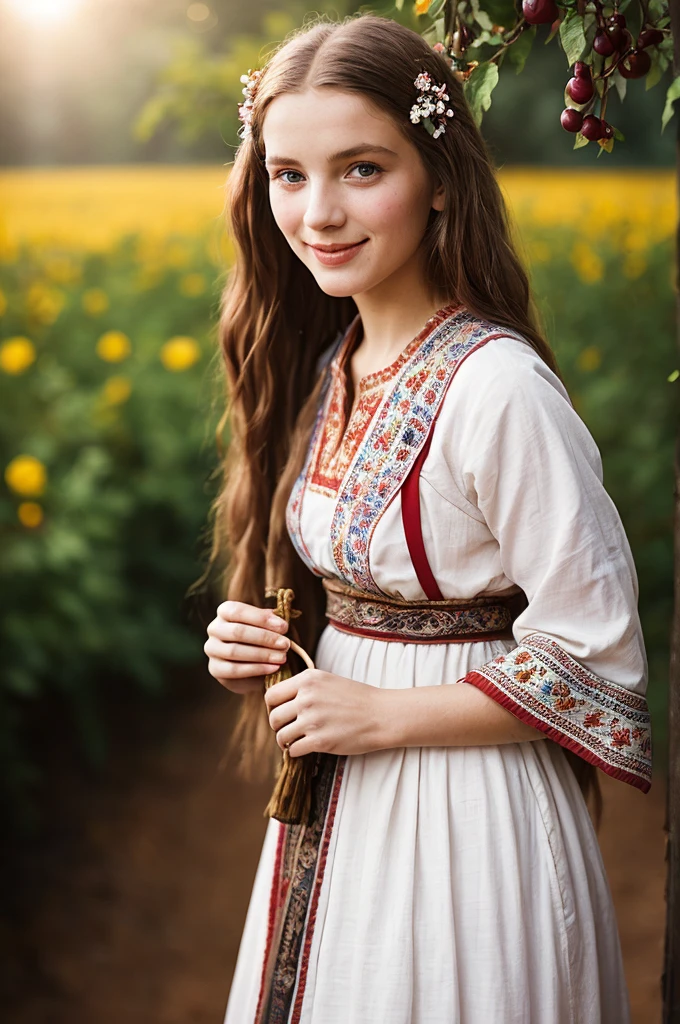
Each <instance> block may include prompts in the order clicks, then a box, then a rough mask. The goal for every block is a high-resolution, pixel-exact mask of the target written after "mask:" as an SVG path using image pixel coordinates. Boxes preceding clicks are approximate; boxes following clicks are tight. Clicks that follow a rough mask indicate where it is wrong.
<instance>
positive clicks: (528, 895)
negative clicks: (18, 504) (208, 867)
mask: <svg viewBox="0 0 680 1024" xmlns="http://www.w3.org/2000/svg"><path fill="white" fill-rule="evenodd" d="M348 354H349V353H348V350H347V349H346V348H344V347H342V346H341V348H340V351H339V352H338V353H337V354H336V356H335V357H334V360H333V362H334V363H335V364H336V367H339V368H341V369H342V368H343V367H344V365H345V363H346V360H347V356H348ZM375 376H376V375H371V377H375ZM389 380H390V378H389V373H388V374H387V375H386V376H384V379H383V378H381V379H380V383H379V387H381V388H385V387H387V386H388V384H389ZM367 383H371V382H370V381H368V382H367ZM356 408H358V407H356ZM351 423H352V419H351V418H350V425H351ZM342 429H344V424H343V425H342ZM364 429H366V428H365V427H362V430H364ZM359 447H360V446H359ZM353 457H355V456H353ZM331 492H332V488H331V489H329V488H328V486H325V487H319V488H316V487H315V486H314V485H313V483H310V485H308V486H307V488H306V490H305V492H304V498H303V502H302V507H301V513H300V530H301V535H302V538H303V540H304V544H305V546H306V548H307V551H308V552H309V556H310V557H311V560H312V562H313V564H314V567H315V570H316V571H317V572H318V573H320V574H322V575H325V576H334V577H337V574H338V569H337V565H336V562H335V561H334V558H333V551H332V548H331V543H330V523H331V518H332V516H333V513H334V506H335V496H334V494H333V493H331ZM420 502H421V513H422V530H423V539H424V544H425V549H426V552H427V557H428V560H429V562H430V565H431V567H432V571H433V573H434V576H435V578H436V580H437V583H438V585H439V587H440V589H441V592H442V594H443V596H444V597H445V598H469V597H473V596H477V595H481V594H487V595H488V594H493V593H497V592H501V591H505V590H507V589H508V588H509V587H511V586H512V585H513V583H515V584H519V585H520V586H521V587H522V589H523V590H524V591H525V593H526V594H527V597H528V601H529V603H528V607H527V608H526V609H525V610H524V611H523V612H522V613H521V614H520V615H519V616H518V618H517V619H516V620H515V623H514V626H513V635H514V642H513V641H509V640H492V641H476V642H470V643H442V644H419V643H401V642H398V641H394V640H380V639H375V638H370V637H365V636H358V635H352V634H349V633H345V632H342V631H340V630H338V629H336V628H335V627H333V626H332V625H330V624H329V625H327V626H326V628H325V630H324V632H323V633H322V636H321V639H320V641H319V644H318V647H317V650H316V651H315V652H314V656H315V663H316V665H317V667H318V668H321V669H325V670H327V671H329V672H333V673H336V674H338V675H340V676H345V677H349V678H352V679H355V680H359V681H361V682H364V683H367V684H368V685H370V686H378V687H390V688H408V687H417V686H454V685H458V684H460V683H461V682H462V681H464V679H465V676H466V674H468V673H472V672H476V671H478V670H480V669H483V668H484V667H485V666H488V665H489V664H490V663H492V662H493V661H494V659H497V658H498V657H499V656H502V655H505V654H508V653H509V652H510V651H512V650H513V649H514V648H516V647H517V645H521V644H522V642H523V640H524V639H525V638H528V637H530V636H531V634H534V633H537V632H538V633H540V634H541V635H542V636H543V637H547V638H550V639H553V640H555V641H556V642H557V643H558V644H559V645H560V648H561V649H562V650H563V651H565V652H566V653H567V654H568V655H569V656H570V657H571V658H573V659H576V660H577V661H578V663H579V664H580V665H581V666H583V668H584V669H585V670H586V671H587V672H590V673H593V674H594V675H595V676H597V677H598V679H600V680H606V681H607V682H608V683H611V684H613V685H614V686H615V687H619V688H621V689H623V690H627V691H630V692H632V693H636V694H639V695H640V696H644V694H645V690H646V685H647V661H646V656H645V649H644V642H643V638H642V632H641V628H640V621H639V617H638V611H637V595H638V590H637V578H636V572H635V566H634V563H633V559H632V555H631V552H630V547H629V545H628V541H627V538H626V535H625V532H624V528H623V526H622V523H621V520H620V518H619V515H618V513H617V511H616V508H615V506H614V504H613V502H612V500H611V498H610V497H609V495H608V494H607V492H606V491H605V489H604V487H603V484H602V467H601V461H600V456H599V452H598V449H597V446H596V444H595V442H594V440H593V438H592V437H591V435H590V433H589V431H588V429H587V427H586V426H585V424H584V423H583V421H582V420H581V419H580V418H579V416H578V415H577V413H576V412H575V410H574V409H573V406H572V404H571V402H570V400H569V398H568V395H567V392H566V391H565V389H564V387H563V385H562V384H561V382H560V381H559V379H558V378H557V377H556V375H555V374H554V373H553V372H552V371H551V370H550V369H549V368H548V367H547V366H546V364H545V363H544V362H543V361H542V360H541V359H540V357H539V356H538V355H537V354H536V353H535V351H534V350H533V348H532V347H531V346H530V345H529V344H528V343H527V342H525V341H523V340H521V339H519V338H517V337H494V338H493V340H491V341H489V342H488V343H487V344H484V345H482V346H481V347H479V348H477V349H475V350H474V351H473V352H472V353H471V354H470V356H469V358H467V359H465V360H464V362H463V363H462V365H461V366H460V367H459V369H458V371H457V373H456V375H455V377H454V378H453V380H452V381H451V384H450V387H449V388H448V390H447V392H446V394H445V397H444V399H443V405H442V408H441V411H440V414H439V416H438V418H437V420H436V422H435V425H434V428H433V436H432V444H431V447H430V450H429V452H428V454H427V457H426V459H425V461H424V463H423V465H422V472H421V477H420ZM369 559H370V567H371V573H372V575H373V578H374V580H375V582H376V583H377V585H378V586H379V587H380V588H381V590H383V591H384V592H385V593H387V594H390V595H393V596H394V597H397V598H401V599H405V600H417V599H423V598H424V597H425V594H424V593H423V590H422V588H421V586H420V584H419V582H418V579H417V577H416V574H415V571H414V568H413V564H412V563H411V559H410V557H409V553H408V548H407V544H406V540H405V536H404V531H403V525H402V519H401V507H400V493H399V492H397V494H396V495H395V496H394V499H393V500H392V501H391V502H390V504H389V506H388V507H387V508H386V509H385V511H384V512H383V514H382V515H381V517H380V519H379V521H378V523H377V525H376V527H375V530H374V533H373V535H372V537H371V540H370V549H369ZM284 827H285V826H283V825H281V824H280V823H279V822H278V821H276V820H274V819H272V820H270V822H269V824H268V826H267V831H266V835H265V839H264V844H263V847H262V851H261V856H260V861H259V865H258V869H257V875H256V878H255V884H254V887H253V891H252V896H251V901H250V906H249V910H248V915H247V919H246V923H245V928H244V931H243V937H242V941H241V947H240V950H239V956H238V962H237V965H236V971H235V974H234V979H233V983H232V987H231V991H230V996H229V1001H228V1006H227V1010H226V1016H225V1024H251V1022H253V1021H255V1019H256V1008H257V1002H258V991H259V985H260V978H261V973H262V962H263V956H264V951H265V944H266V939H267V922H268V913H269V896H270V889H271V880H272V875H273V872H274V859H275V851H276V844H277V837H278V834H279V830H280V829H282V828H284ZM298 970H299V967H298ZM299 984H300V978H299V976H298V979H297V981H296V985H298V986H299ZM300 992H301V998H298V1000H297V1003H298V1006H297V1010H296V1011H295V1012H293V1011H291V1015H290V1016H289V1017H288V1018H287V1020H288V1021H290V1024H298V1022H299V1024H492V1022H493V1024H627V1022H629V1020H630V1009H629V1000H628V993H627V988H626V982H625V978H624V972H623V964H622V957H621V949H620V943H619V936H618V930H617V924H616V918H615V913H614V908H613V904H612V899H611V893H610V890H609V885H608V881H607V878H606V874H605V870H604V866H603V862H602V857H601V854H600V849H599V845H598V841H597V837H596V834H595V831H594V828H593V825H592V823H591V819H590V816H589V813H588V810H587V807H586V804H585V802H584V799H583V796H582V794H581V791H580V789H579V787H578V784H577V782H576V779H575V777H574V774H573V772H572V770H571V767H570V765H569V763H568V761H567V758H566V755H565V752H564V749H563V747H562V746H561V745H560V744H559V743H558V742H554V739H553V738H549V736H547V735H546V737H545V738H544V739H540V740H537V741H530V742H523V743H507V744H501V745H493V746H467V747H465V746H461V747H423V748H419V747H412V748H398V749H391V750H383V751H375V752H371V753H367V754H364V755H358V756H349V757H347V758H346V759H345V766H344V774H343V777H342V783H341V786H340V790H339V798H338V802H337V807H336V811H335V820H334V824H333V829H332V835H331V839H330V846H329V848H328V853H327V859H326V863H325V869H324V872H323V880H322V882H321V885H320V890H319V900H318V906H317V908H316V918H315V922H314V926H313V934H312V937H311V945H310V947H309V955H308V958H307V959H306V962H305V978H304V987H303V989H301V990H300ZM278 1019H279V1018H277V1020H278Z"/></svg>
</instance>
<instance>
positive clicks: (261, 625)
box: [211, 601, 288, 644]
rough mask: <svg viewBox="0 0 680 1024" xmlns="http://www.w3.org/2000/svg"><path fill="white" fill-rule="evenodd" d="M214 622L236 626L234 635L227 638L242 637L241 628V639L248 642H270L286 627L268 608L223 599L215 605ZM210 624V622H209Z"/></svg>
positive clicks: (286, 624)
mask: <svg viewBox="0 0 680 1024" xmlns="http://www.w3.org/2000/svg"><path fill="white" fill-rule="evenodd" d="M215 622H224V623H227V624H228V625H229V626H230V627H232V628H233V627H238V629H237V630H236V632H237V634H238V635H236V636H230V637H229V639H233V640H240V639H242V637H241V635H240V633H239V630H243V631H244V633H245V635H244V637H243V639H245V640H249V641H250V643H258V644H259V643H265V644H266V643H271V642H272V641H273V640H274V639H276V635H278V636H281V634H282V633H285V632H286V631H287V629H288V623H287V622H286V620H285V619H282V618H281V616H280V615H277V614H276V613H275V612H273V611H272V610H271V609H270V608H256V607H255V605H252V604H245V603H244V602H243V601H223V602H222V604H220V605H218V607H217V617H216V620H215ZM211 625H212V623H211Z"/></svg>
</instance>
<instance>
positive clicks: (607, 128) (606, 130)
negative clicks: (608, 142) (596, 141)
mask: <svg viewBox="0 0 680 1024" xmlns="http://www.w3.org/2000/svg"><path fill="white" fill-rule="evenodd" d="M601 124H602V138H603V139H613V138H614V129H613V128H612V126H611V125H610V124H609V123H608V122H607V121H602V122H601Z"/></svg>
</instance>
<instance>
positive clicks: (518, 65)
mask: <svg viewBox="0 0 680 1024" xmlns="http://www.w3.org/2000/svg"><path fill="white" fill-rule="evenodd" d="M536 28H537V26H536V25H532V26H531V28H530V29H528V30H526V31H524V32H522V34H521V36H520V37H519V39H517V40H515V42H514V43H513V44H512V46H511V47H510V49H509V50H508V60H509V61H510V63H511V64H514V66H515V74H517V75H518V74H519V73H520V71H523V70H524V65H525V64H526V62H527V57H528V56H529V54H530V53H531V47H532V45H533V42H534V39H535V38H536Z"/></svg>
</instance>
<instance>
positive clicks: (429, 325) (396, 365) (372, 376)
mask: <svg viewBox="0 0 680 1024" xmlns="http://www.w3.org/2000/svg"><path fill="white" fill-rule="evenodd" d="M462 308H463V307H462V303H449V304H448V305H446V306H442V307H441V309H438V310H437V312H436V313H433V314H432V316H431V317H430V318H429V320H427V321H426V322H425V324H424V325H423V326H422V328H421V329H420V330H419V331H418V333H417V334H416V336H415V337H414V338H412V339H411V341H409V342H407V344H406V345H405V346H404V348H403V349H402V350H401V352H400V353H399V355H398V356H397V357H396V359H394V360H393V361H392V362H391V363H389V364H388V365H387V366H383V367H382V369H380V370H374V371H373V373H367V374H364V376H363V377H360V378H359V380H358V381H357V386H356V393H357V394H360V393H363V392H364V391H368V390H370V389H371V388H374V387H378V386H379V385H381V384H384V383H385V382H386V381H388V380H390V379H391V378H392V377H394V375H395V374H396V373H398V372H399V370H400V369H401V368H402V366H403V365H404V363H406V361H407V360H408V359H410V358H411V356H412V355H413V353H414V352H415V351H416V350H417V349H418V347H419V346H420V344H421V343H422V342H423V341H424V340H425V338H427V337H428V335H430V334H431V333H432V331H433V330H434V328H435V327H438V326H439V324H440V323H442V322H443V321H444V320H446V319H448V317H450V316H452V315H453V314H454V313H456V312H458V311H459V310H460V309H462ZM360 325H361V316H360V314H359V313H357V315H356V316H355V317H354V320H352V322H351V323H350V325H349V327H348V328H347V333H346V335H345V338H344V341H343V343H342V344H341V346H340V349H339V350H338V353H337V355H336V357H335V359H334V360H333V365H334V368H335V370H336V371H337V372H338V373H340V375H341V376H344V378H345V382H347V380H348V374H347V370H348V364H349V360H350V358H351V356H352V353H353V352H354V350H355V348H356V347H357V342H358V338H359V327H360Z"/></svg>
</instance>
